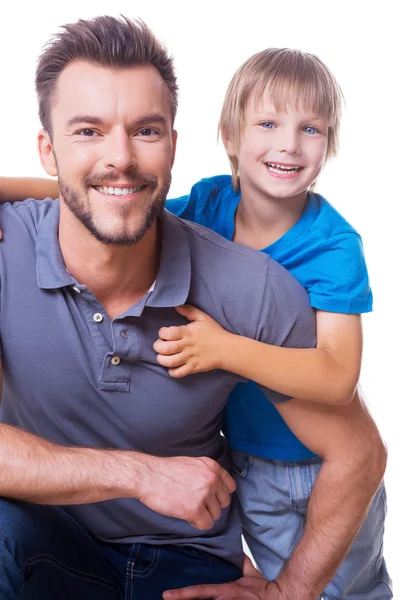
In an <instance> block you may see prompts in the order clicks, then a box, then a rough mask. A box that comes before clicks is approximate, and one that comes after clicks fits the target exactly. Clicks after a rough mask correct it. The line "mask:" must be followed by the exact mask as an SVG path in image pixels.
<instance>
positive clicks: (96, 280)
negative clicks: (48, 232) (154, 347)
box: [59, 212, 160, 319]
mask: <svg viewBox="0 0 400 600" xmlns="http://www.w3.org/2000/svg"><path fill="white" fill-rule="evenodd" d="M63 216H64V215H63V214H62V212H61V219H60V227H59V242H60V248H61V253H62V255H63V259H64V262H65V266H66V268H67V270H68V272H69V273H71V275H72V276H73V277H75V279H76V280H77V281H78V282H79V283H81V284H83V285H85V286H86V287H87V288H88V289H89V290H90V291H91V292H92V294H93V295H94V296H95V297H96V298H97V300H99V302H101V304H102V305H103V306H104V308H105V310H106V312H107V313H108V315H109V316H110V318H112V319H113V318H115V317H116V316H118V315H119V314H122V313H123V312H125V311H126V310H127V309H128V308H129V307H130V306H132V305H133V304H136V302H138V301H139V300H140V299H141V298H142V297H143V296H144V295H145V294H146V293H147V292H148V291H149V289H150V288H151V286H152V284H153V283H154V281H155V278H156V275H157V271H158V267H159V260H160V244H159V243H158V242H159V238H160V235H158V234H157V230H158V227H157V222H155V223H154V224H153V225H152V227H151V228H150V229H149V230H148V231H147V232H146V233H145V235H144V236H143V238H142V239H141V240H140V242H139V243H137V244H135V245H132V246H117V245H115V246H114V245H107V244H104V243H102V242H100V241H98V240H97V239H96V238H95V237H94V236H93V235H92V234H91V233H90V232H89V231H88V230H87V229H86V227H85V226H84V225H82V224H81V223H80V222H79V221H78V220H77V219H76V218H75V217H73V216H72V218H68V217H69V215H65V216H66V218H63Z"/></svg>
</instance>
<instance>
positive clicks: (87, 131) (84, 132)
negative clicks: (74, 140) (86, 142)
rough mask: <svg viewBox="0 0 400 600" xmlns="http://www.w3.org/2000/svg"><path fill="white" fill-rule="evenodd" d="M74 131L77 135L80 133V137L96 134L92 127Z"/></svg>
mask: <svg viewBox="0 0 400 600" xmlns="http://www.w3.org/2000/svg"><path fill="white" fill-rule="evenodd" d="M76 133H77V135H80V136H82V137H93V136H95V135H96V132H95V130H94V129H89V128H86V129H80V130H79V131H77V132H76Z"/></svg>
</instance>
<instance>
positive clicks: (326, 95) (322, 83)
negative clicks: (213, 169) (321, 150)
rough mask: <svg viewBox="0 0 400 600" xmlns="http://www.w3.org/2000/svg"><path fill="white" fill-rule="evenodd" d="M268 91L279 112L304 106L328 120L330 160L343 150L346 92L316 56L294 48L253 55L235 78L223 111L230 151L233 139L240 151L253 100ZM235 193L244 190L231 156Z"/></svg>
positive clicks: (221, 127)
mask: <svg viewBox="0 0 400 600" xmlns="http://www.w3.org/2000/svg"><path fill="white" fill-rule="evenodd" d="M266 89H267V90H268V92H269V94H270V96H271V100H272V102H273V104H274V106H275V108H276V109H277V110H278V111H279V110H281V109H285V108H287V107H289V106H295V107H297V106H298V105H299V103H304V105H305V106H306V107H307V108H310V109H311V110H313V111H316V112H317V114H318V115H320V116H321V117H322V118H324V119H326V120H327V122H328V125H329V129H328V149H327V155H326V158H327V159H328V158H330V157H331V156H335V155H336V154H337V150H338V140H339V127H340V118H341V111H342V99H343V95H342V91H341V89H340V87H339V84H338V83H337V81H336V79H335V78H334V76H333V75H332V73H331V72H330V70H329V69H328V67H327V66H326V65H325V64H324V63H323V62H322V61H321V60H320V59H319V58H318V57H317V56H315V55H314V54H309V53H307V52H302V51H301V50H293V49H291V48H268V49H267V50H263V51H262V52H258V53H257V54H254V55H253V56H251V57H250V58H249V59H248V60H246V62H245V63H243V65H242V66H241V67H240V68H239V69H238V70H237V71H236V73H235V75H234V76H233V78H232V80H231V82H230V84H229V86H228V89H227V92H226V95H225V100H224V104H223V107H222V111H221V116H220V121H219V129H218V131H219V134H220V136H221V138H222V141H223V143H224V145H225V147H226V144H227V141H228V140H229V141H230V142H231V144H232V145H233V147H234V148H236V149H237V150H238V149H239V147H240V138H241V133H242V129H243V126H244V121H245V113H246V109H247V105H248V102H249V99H250V97H252V98H254V100H255V101H257V100H259V99H261V97H262V95H263V93H264V91H265V90H266ZM229 161H230V164H231V170H232V179H233V185H234V187H235V189H239V169H238V160H237V156H235V155H234V156H229Z"/></svg>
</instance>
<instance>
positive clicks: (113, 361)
mask: <svg viewBox="0 0 400 600" xmlns="http://www.w3.org/2000/svg"><path fill="white" fill-rule="evenodd" d="M120 362H121V359H120V357H119V356H113V357H112V359H111V364H113V365H114V366H115V367H116V366H117V365H119V363H120Z"/></svg>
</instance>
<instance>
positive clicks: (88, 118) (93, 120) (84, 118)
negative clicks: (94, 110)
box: [67, 115, 104, 127]
mask: <svg viewBox="0 0 400 600" xmlns="http://www.w3.org/2000/svg"><path fill="white" fill-rule="evenodd" d="M82 123H87V124H90V125H104V121H103V120H102V119H100V117H95V116H94V115H75V117H72V118H71V119H69V120H68V121H67V127H73V126H74V125H79V124H82Z"/></svg>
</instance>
